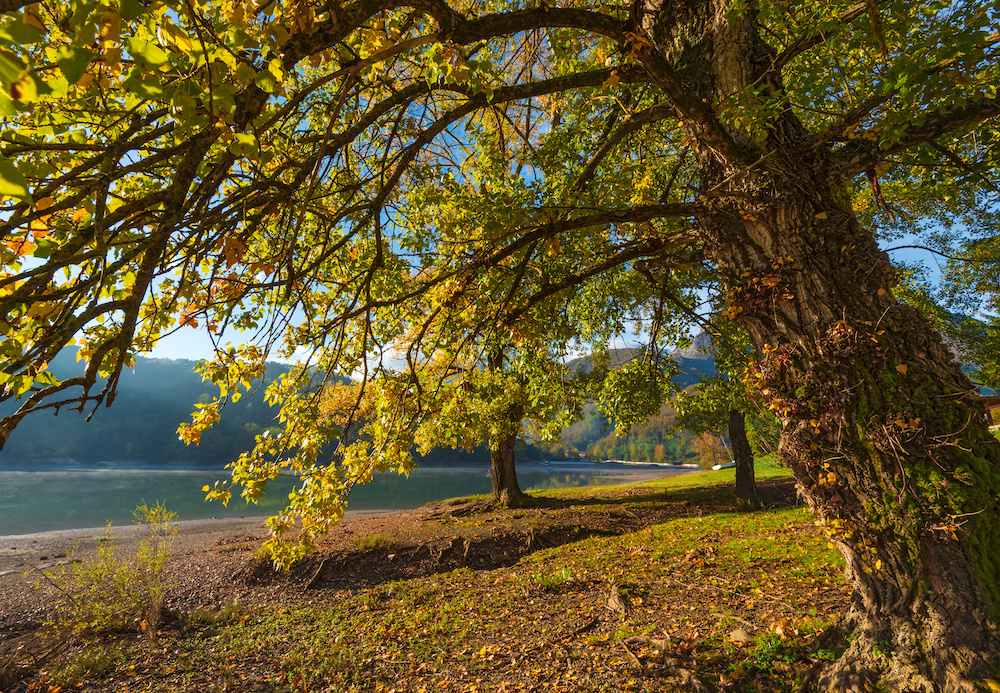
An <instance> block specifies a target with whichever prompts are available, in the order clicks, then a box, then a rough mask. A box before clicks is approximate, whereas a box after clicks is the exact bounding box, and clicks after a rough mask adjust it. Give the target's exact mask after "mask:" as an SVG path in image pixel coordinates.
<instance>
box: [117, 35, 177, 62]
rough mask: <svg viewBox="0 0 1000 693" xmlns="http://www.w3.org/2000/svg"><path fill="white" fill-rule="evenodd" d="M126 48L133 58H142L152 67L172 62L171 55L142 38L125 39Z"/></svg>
mask: <svg viewBox="0 0 1000 693" xmlns="http://www.w3.org/2000/svg"><path fill="white" fill-rule="evenodd" d="M125 46H126V47H127V48H128V52H129V53H131V54H132V57H133V58H142V59H143V60H144V61H145V62H146V63H147V64H149V65H151V66H152V67H159V66H160V65H165V64H166V63H167V62H168V61H169V60H170V54H169V53H167V52H166V51H165V50H163V49H162V48H160V47H159V46H158V45H156V44H155V43H153V42H152V41H146V40H143V39H141V38H128V39H125Z"/></svg>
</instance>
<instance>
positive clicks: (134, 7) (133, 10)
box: [118, 0, 145, 22]
mask: <svg viewBox="0 0 1000 693" xmlns="http://www.w3.org/2000/svg"><path fill="white" fill-rule="evenodd" d="M143 10H145V8H144V7H143V6H142V4H141V3H140V2H139V0H122V1H121V6H120V7H119V8H118V13H119V14H120V15H121V17H122V19H123V20H125V21H126V22H131V21H132V20H133V19H138V18H139V16H140V15H142V13H143Z"/></svg>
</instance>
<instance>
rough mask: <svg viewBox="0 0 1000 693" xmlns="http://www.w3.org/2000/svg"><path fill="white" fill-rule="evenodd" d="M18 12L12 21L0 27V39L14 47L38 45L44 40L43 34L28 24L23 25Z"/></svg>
mask: <svg viewBox="0 0 1000 693" xmlns="http://www.w3.org/2000/svg"><path fill="white" fill-rule="evenodd" d="M22 16H23V15H22V14H21V13H20V12H19V13H17V14H16V15H14V19H12V20H11V21H9V22H7V24H5V25H4V26H3V27H0V38H2V39H7V40H8V41H10V42H11V43H12V44H14V45H18V46H23V45H28V44H32V43H38V42H40V41H42V40H44V39H45V32H44V31H42V30H41V29H39V28H37V27H33V26H31V25H30V24H25V23H24V20H23V19H22Z"/></svg>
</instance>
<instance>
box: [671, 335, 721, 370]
mask: <svg viewBox="0 0 1000 693" xmlns="http://www.w3.org/2000/svg"><path fill="white" fill-rule="evenodd" d="M711 349H712V338H711V337H710V336H709V335H708V333H707V332H705V331H704V330H703V331H701V332H699V333H698V334H697V335H695V338H694V339H693V340H691V345H690V346H688V347H684V348H683V349H674V350H673V351H671V352H670V356H671V357H673V358H675V359H677V358H684V359H688V360H689V361H712V362H714V361H715V356H713V355H712V351H711ZM712 370H713V371H714V370H715V368H712Z"/></svg>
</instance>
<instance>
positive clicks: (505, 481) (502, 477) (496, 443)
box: [486, 349, 529, 508]
mask: <svg viewBox="0 0 1000 693" xmlns="http://www.w3.org/2000/svg"><path fill="white" fill-rule="evenodd" d="M503 364H504V354H503V350H501V349H497V350H495V351H493V352H491V353H490V354H489V355H488V356H487V360H486V367H487V368H489V369H490V370H491V371H499V370H502V369H503ZM523 417H524V405H523V404H520V403H517V402H515V403H513V404H510V405H508V406H507V408H506V410H505V411H504V415H503V421H502V422H501V424H502V425H501V426H500V428H499V430H500V431H501V433H500V435H499V436H497V437H498V438H499V440H491V441H490V478H491V479H492V481H493V493H492V494H491V495H490V504H491V505H496V506H499V507H502V508H517V507H521V506H523V505H524V504H525V502H526V501H527V500H528V498H529V496H527V495H525V494H524V493H523V492H522V491H521V487H520V486H519V485H518V483H517V470H516V469H515V468H514V452H515V450H516V449H517V433H518V431H520V429H521V419H522V418H523Z"/></svg>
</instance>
